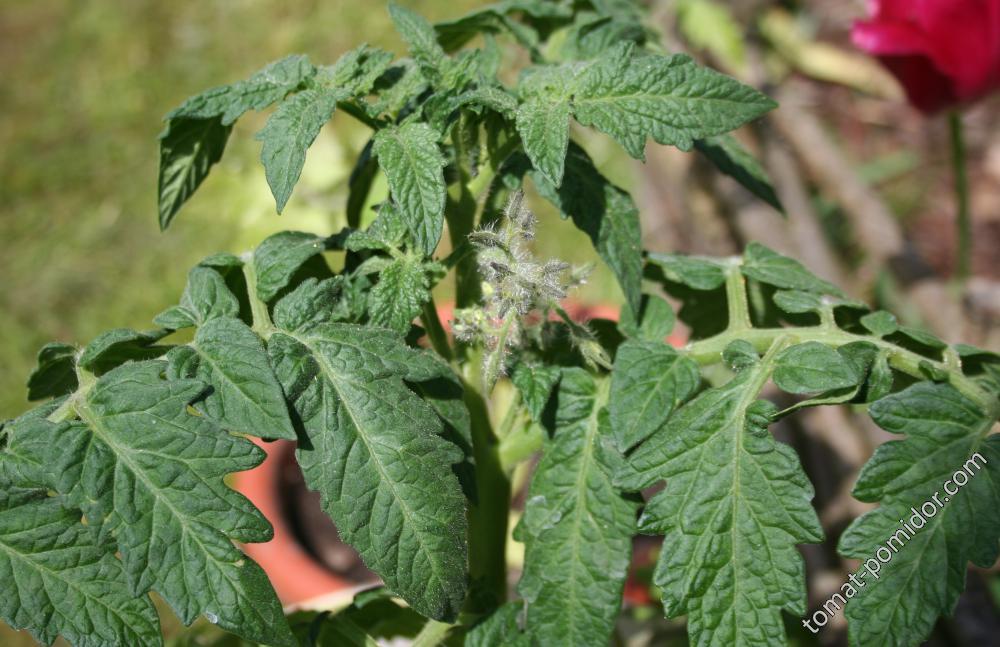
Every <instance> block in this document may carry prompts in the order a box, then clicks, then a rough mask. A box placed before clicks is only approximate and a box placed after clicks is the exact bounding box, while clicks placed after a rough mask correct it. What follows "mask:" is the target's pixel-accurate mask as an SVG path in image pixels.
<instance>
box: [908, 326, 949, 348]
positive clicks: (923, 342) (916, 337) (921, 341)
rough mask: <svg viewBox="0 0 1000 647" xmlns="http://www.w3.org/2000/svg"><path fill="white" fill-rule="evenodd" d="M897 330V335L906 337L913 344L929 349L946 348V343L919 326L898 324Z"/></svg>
mask: <svg viewBox="0 0 1000 647" xmlns="http://www.w3.org/2000/svg"><path fill="white" fill-rule="evenodd" d="M897 332H898V334H899V335H901V336H903V337H906V338H907V339H908V340H910V341H912V342H914V343H915V344H917V345H919V346H923V347H925V348H929V349H931V350H944V349H945V348H948V344H946V343H944V342H943V341H941V340H940V339H939V338H938V337H936V336H935V335H933V334H931V333H929V332H927V331H926V330H922V329H920V328H914V327H913V326H900V327H899V330H898V331H897Z"/></svg>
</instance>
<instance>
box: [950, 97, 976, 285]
mask: <svg viewBox="0 0 1000 647" xmlns="http://www.w3.org/2000/svg"><path fill="white" fill-rule="evenodd" d="M948 126H949V130H950V131H951V168H952V171H953V173H954V176H955V177H954V180H955V202H956V206H957V207H958V216H957V220H956V226H957V230H956V236H957V247H956V249H955V279H956V280H957V281H958V282H960V283H964V282H965V280H966V279H968V278H969V271H970V268H971V265H972V221H971V217H970V214H969V178H968V174H967V173H966V165H965V140H964V138H963V136H962V115H961V113H959V112H958V111H957V110H955V111H953V112H952V113H951V114H949V115H948Z"/></svg>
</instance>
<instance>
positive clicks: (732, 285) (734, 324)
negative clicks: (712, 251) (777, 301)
mask: <svg viewBox="0 0 1000 647" xmlns="http://www.w3.org/2000/svg"><path fill="white" fill-rule="evenodd" d="M726 303H727V304H728V308H729V310H728V312H729V325H728V326H727V327H726V331H727V332H731V333H734V334H736V333H739V332H740V331H741V330H747V329H748V328H750V308H749V307H748V305H747V282H746V279H745V278H743V272H742V271H740V264H739V262H738V261H736V262H733V263H732V265H731V266H730V267H729V269H728V270H727V271H726Z"/></svg>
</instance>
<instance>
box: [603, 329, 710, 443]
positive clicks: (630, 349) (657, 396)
mask: <svg viewBox="0 0 1000 647" xmlns="http://www.w3.org/2000/svg"><path fill="white" fill-rule="evenodd" d="M700 384H701V374H700V373H699V372H698V365H697V364H696V363H695V362H694V361H693V360H691V359H689V358H687V357H684V356H682V355H679V354H677V351H675V350H674V349H673V348H671V347H670V346H667V345H666V344H664V343H663V342H662V341H637V340H629V341H627V342H625V343H624V344H622V345H621V346H619V347H618V353H617V354H616V355H615V365H614V369H613V370H612V372H611V398H610V402H609V403H608V412H609V413H610V415H611V426H612V428H613V429H614V439H615V442H616V443H617V445H618V449H620V450H621V451H623V452H624V451H627V450H628V449H630V448H631V447H633V446H634V445H636V444H638V443H639V442H641V441H643V440H645V439H646V438H648V437H649V436H650V435H651V434H652V433H653V432H655V431H656V430H657V429H659V428H660V427H661V426H663V424H664V423H665V422H666V421H667V419H668V418H669V417H670V414H671V413H672V412H673V411H674V409H676V408H677V407H678V406H680V405H681V404H682V403H683V402H684V401H685V400H687V399H688V398H689V397H691V395H692V394H693V393H694V392H695V391H696V390H697V389H698V386H699V385H700Z"/></svg>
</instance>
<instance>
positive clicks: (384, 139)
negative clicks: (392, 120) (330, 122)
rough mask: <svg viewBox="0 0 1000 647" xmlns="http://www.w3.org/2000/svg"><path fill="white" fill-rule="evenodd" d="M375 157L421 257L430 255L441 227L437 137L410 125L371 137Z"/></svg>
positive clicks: (441, 178)
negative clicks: (421, 252)
mask: <svg viewBox="0 0 1000 647" xmlns="http://www.w3.org/2000/svg"><path fill="white" fill-rule="evenodd" d="M374 152H375V155H376V156H377V157H378V163H379V166H380V167H381V168H382V170H383V171H384V172H385V174H386V177H387V178H388V180H389V192H390V193H391V195H392V198H393V200H394V201H395V202H396V204H397V205H398V208H399V211H400V214H401V215H402V217H403V219H404V220H405V221H406V226H407V228H408V229H409V230H410V234H411V235H412V236H413V241H414V242H415V243H416V245H417V247H418V248H419V249H420V250H422V251H423V252H424V253H425V254H427V255H430V254H432V253H434V249H435V248H436V247H437V244H438V241H439V240H440V239H441V230H442V228H443V227H444V202H445V189H446V187H445V182H444V172H443V167H444V157H443V156H442V155H441V150H440V148H439V147H438V140H437V134H436V133H435V132H434V130H433V129H432V128H431V127H430V126H428V125H427V124H423V123H419V122H415V121H411V122H408V123H406V124H404V125H402V126H389V127H386V128H383V129H382V130H380V131H378V133H376V134H375V147H374Z"/></svg>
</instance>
